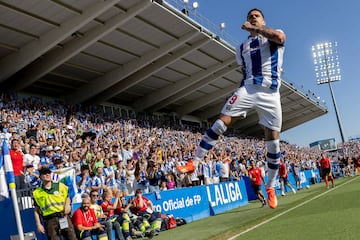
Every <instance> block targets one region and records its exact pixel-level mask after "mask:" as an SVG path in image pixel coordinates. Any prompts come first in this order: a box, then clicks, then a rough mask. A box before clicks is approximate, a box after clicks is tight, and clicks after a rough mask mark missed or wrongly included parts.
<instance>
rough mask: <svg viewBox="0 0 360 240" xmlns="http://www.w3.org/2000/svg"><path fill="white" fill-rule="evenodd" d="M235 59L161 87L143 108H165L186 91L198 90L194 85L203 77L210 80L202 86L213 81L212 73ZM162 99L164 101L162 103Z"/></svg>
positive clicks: (151, 95)
mask: <svg viewBox="0 0 360 240" xmlns="http://www.w3.org/2000/svg"><path fill="white" fill-rule="evenodd" d="M234 61H235V60H234V58H233V57H231V58H229V59H227V60H225V61H224V62H222V63H218V64H215V65H213V66H211V67H209V68H208V69H207V70H205V71H199V72H197V73H195V74H194V75H192V76H191V77H188V78H184V79H182V80H180V81H177V82H176V83H175V84H172V85H169V86H167V87H165V88H162V89H160V90H159V91H156V92H153V93H151V94H149V96H148V97H147V98H148V99H153V100H152V101H149V102H144V105H143V107H142V109H147V108H148V107H150V106H154V107H153V108H151V109H149V111H156V110H158V109H161V108H163V107H164V106H167V105H169V104H170V103H172V102H174V101H175V100H176V99H179V96H183V95H184V92H185V94H189V93H191V92H193V91H195V90H197V89H198V88H196V89H193V88H192V86H194V85H195V84H197V83H198V82H200V81H201V80H202V79H206V78H208V79H209V80H208V79H206V80H204V82H202V84H201V85H202V86H203V84H206V83H207V82H211V81H213V80H214V79H213V78H211V74H214V73H215V72H217V71H219V70H221V69H223V68H224V66H227V65H230V64H232V63H233V62H234ZM232 70H233V69H232ZM218 77H219V76H216V78H218ZM216 78H215V79H216ZM163 100H165V101H163ZM161 101H162V103H160V102H161ZM159 103H160V104H159Z"/></svg>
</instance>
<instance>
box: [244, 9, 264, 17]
mask: <svg viewBox="0 0 360 240" xmlns="http://www.w3.org/2000/svg"><path fill="white" fill-rule="evenodd" d="M252 11H257V12H259V13H260V14H261V16H262V17H263V18H265V17H264V14H263V12H262V11H261V10H260V9H258V8H253V9H251V10H250V11H249V12H248V14H247V17H246V18H247V19H249V15H250V13H251V12H252Z"/></svg>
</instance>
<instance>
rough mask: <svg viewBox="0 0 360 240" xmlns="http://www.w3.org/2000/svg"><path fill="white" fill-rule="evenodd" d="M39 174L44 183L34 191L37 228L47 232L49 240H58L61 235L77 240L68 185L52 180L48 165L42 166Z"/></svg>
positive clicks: (70, 239)
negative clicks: (71, 216)
mask: <svg viewBox="0 0 360 240" xmlns="http://www.w3.org/2000/svg"><path fill="white" fill-rule="evenodd" d="M39 174H40V179H41V181H42V185H41V187H39V188H37V189H35V190H34V192H33V197H34V205H35V209H34V217H35V222H36V228H37V230H38V231H39V232H40V233H42V234H45V233H46V234H47V238H48V240H58V239H60V238H59V236H60V235H61V236H63V237H65V238H66V239H68V240H76V235H75V231H74V227H73V225H72V222H71V219H70V217H69V214H70V212H71V205H70V198H69V197H68V187H67V186H66V185H65V184H63V183H60V182H59V183H55V182H52V180H51V170H50V169H49V168H47V167H43V168H41V169H40V170H39ZM41 219H42V220H43V223H44V225H45V227H44V225H43V224H42V221H41Z"/></svg>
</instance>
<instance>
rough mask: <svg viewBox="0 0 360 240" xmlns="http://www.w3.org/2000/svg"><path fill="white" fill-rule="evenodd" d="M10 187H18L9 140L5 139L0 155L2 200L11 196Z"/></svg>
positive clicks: (0, 198) (0, 194) (0, 193)
mask: <svg viewBox="0 0 360 240" xmlns="http://www.w3.org/2000/svg"><path fill="white" fill-rule="evenodd" d="M8 186H9V188H13V189H15V188H16V185H15V177H14V170H13V166H12V162H11V158H10V152H9V147H8V144H7V142H6V141H5V140H4V139H3V143H2V148H1V155H0V196H1V197H0V200H3V199H4V198H9V189H8Z"/></svg>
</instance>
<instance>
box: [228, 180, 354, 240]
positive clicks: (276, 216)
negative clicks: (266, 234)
mask: <svg viewBox="0 0 360 240" xmlns="http://www.w3.org/2000/svg"><path fill="white" fill-rule="evenodd" d="M355 179H357V178H356V177H355V178H353V179H351V180H350V181H347V182H345V183H343V184H341V185H340V186H343V185H345V184H348V183H350V182H352V181H354V180H355ZM336 188H337V186H335V187H334V188H331V189H329V190H327V191H326V192H323V193H321V194H319V195H317V196H315V197H313V198H311V199H309V200H307V201H305V202H302V203H300V204H299V205H297V206H295V207H292V208H290V209H288V210H286V211H284V212H281V213H279V214H278V215H275V216H274V217H272V218H269V219H266V220H265V221H263V222H261V223H259V224H256V225H255V226H252V227H251V228H248V229H246V230H245V231H243V232H240V233H238V234H236V235H234V236H232V237H230V238H228V239H227V240H234V239H236V238H237V237H239V236H241V235H243V234H245V233H247V232H250V231H252V230H254V229H256V228H258V227H260V226H262V225H264V224H266V223H268V222H271V221H272V220H274V219H277V218H279V217H281V216H282V215H284V214H286V213H288V212H291V211H292V210H294V209H296V208H299V207H301V206H303V205H305V204H307V203H309V202H311V201H313V200H315V199H318V198H319V197H322V196H323V195H325V194H327V193H329V192H332V191H334V190H335V189H336Z"/></svg>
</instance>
